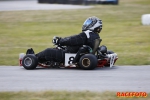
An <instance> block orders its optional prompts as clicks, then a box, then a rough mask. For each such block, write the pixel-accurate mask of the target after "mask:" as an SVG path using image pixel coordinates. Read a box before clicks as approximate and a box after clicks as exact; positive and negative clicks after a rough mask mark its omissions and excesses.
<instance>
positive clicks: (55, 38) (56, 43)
mask: <svg viewBox="0 0 150 100" xmlns="http://www.w3.org/2000/svg"><path fill="white" fill-rule="evenodd" d="M60 39H61V38H60V37H56V36H54V37H53V40H52V43H53V44H54V45H59V41H60Z"/></svg>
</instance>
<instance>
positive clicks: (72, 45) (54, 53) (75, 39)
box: [36, 30, 100, 62]
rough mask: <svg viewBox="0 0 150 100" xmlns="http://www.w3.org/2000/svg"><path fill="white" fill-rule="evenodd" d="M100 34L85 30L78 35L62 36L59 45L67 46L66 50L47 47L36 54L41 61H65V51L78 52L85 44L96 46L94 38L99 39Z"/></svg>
mask: <svg viewBox="0 0 150 100" xmlns="http://www.w3.org/2000/svg"><path fill="white" fill-rule="evenodd" d="M99 38H100V36H99V34H98V33H94V32H92V31H89V30H87V31H84V32H82V33H79V34H78V35H74V36H70V37H65V38H61V39H60V40H59V45H61V46H66V48H67V49H66V50H63V49H56V48H47V49H45V50H44V51H41V52H39V53H37V54H36V56H37V58H38V60H39V62H40V61H41V62H43V61H54V62H64V59H65V53H77V52H78V50H79V48H80V47H82V46H83V45H88V46H90V47H91V48H92V49H93V47H94V43H93V42H94V40H95V39H99Z"/></svg>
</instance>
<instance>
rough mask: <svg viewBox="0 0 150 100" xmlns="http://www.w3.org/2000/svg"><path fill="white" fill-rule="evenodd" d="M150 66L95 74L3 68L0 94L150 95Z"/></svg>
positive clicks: (94, 72)
mask: <svg viewBox="0 0 150 100" xmlns="http://www.w3.org/2000/svg"><path fill="white" fill-rule="evenodd" d="M149 87H150V65H147V66H114V67H112V68H97V69H95V70H80V69H44V68H37V69H35V70H26V69H24V68H23V67H19V66H1V67H0V91H45V90H68V91H82V90H83V91H85V90H89V91H100V92H103V91H119V92H120V91H124V92H125V91H126V92H127V91H128V92H129V91H132V92H143V91H144V92H150V88H149Z"/></svg>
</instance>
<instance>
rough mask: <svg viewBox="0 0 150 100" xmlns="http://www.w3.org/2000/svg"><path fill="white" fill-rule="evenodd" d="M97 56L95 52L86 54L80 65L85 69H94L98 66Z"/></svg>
mask: <svg viewBox="0 0 150 100" xmlns="http://www.w3.org/2000/svg"><path fill="white" fill-rule="evenodd" d="M97 62H98V60H97V58H96V56H95V55H93V54H85V55H83V56H82V57H81V58H80V60H79V66H80V67H81V68H82V69H84V70H93V69H95V68H96V67H97Z"/></svg>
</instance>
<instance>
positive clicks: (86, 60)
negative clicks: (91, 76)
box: [82, 58, 90, 67]
mask: <svg viewBox="0 0 150 100" xmlns="http://www.w3.org/2000/svg"><path fill="white" fill-rule="evenodd" d="M82 65H83V66H84V67H88V66H89V65H90V59H88V58H84V59H83V60H82Z"/></svg>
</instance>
